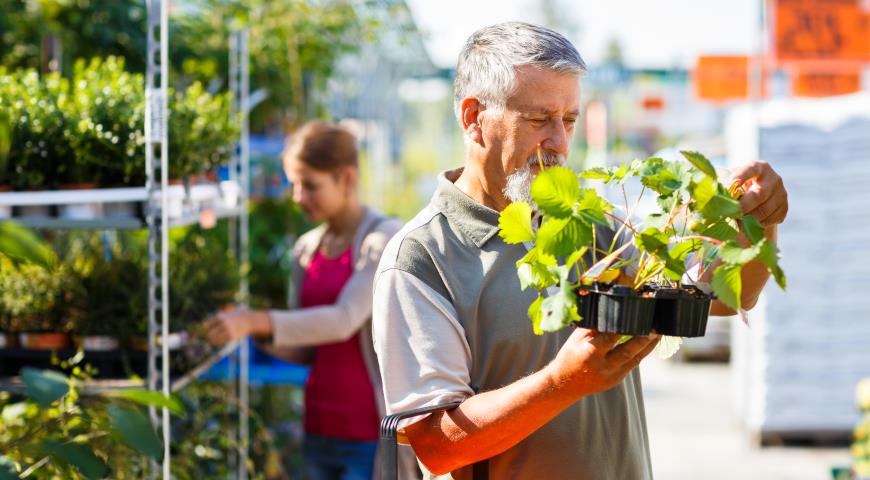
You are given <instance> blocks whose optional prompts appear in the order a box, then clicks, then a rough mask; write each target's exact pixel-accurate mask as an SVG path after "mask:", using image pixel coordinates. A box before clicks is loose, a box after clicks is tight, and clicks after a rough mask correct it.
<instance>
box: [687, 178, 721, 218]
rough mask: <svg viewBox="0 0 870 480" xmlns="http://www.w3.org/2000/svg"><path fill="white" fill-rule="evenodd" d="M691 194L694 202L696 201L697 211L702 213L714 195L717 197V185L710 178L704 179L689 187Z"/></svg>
mask: <svg viewBox="0 0 870 480" xmlns="http://www.w3.org/2000/svg"><path fill="white" fill-rule="evenodd" d="M689 193H690V194H691V196H692V200H694V201H695V203H694V208H695V210H697V211H699V212H700V211H702V210H703V209H704V207H706V206H707V203H708V202H709V201H710V199H711V198H713V195H716V184H715V183H714V181H713V180H712V179H711V178H710V177H704V178H702V179H701V180H699V181H697V182H692V183H691V184H690V185H689Z"/></svg>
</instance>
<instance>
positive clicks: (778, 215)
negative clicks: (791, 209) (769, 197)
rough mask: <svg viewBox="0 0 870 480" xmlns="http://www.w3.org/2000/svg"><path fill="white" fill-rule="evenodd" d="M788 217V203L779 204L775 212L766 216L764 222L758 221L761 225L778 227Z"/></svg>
mask: <svg viewBox="0 0 870 480" xmlns="http://www.w3.org/2000/svg"><path fill="white" fill-rule="evenodd" d="M787 215H788V203H783V204H780V206H779V207H777V209H776V210H774V211H773V213H771V214H770V215H768V216H767V218H765V219H764V220H759V222H761V224H762V225H764V226H768V225H778V224H780V223H782V222H783V221H785V217H786V216H787Z"/></svg>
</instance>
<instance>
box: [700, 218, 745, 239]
mask: <svg viewBox="0 0 870 480" xmlns="http://www.w3.org/2000/svg"><path fill="white" fill-rule="evenodd" d="M699 233H700V234H701V235H704V236H705V237H711V238H715V239H716V240H721V241H723V242H729V241H732V240H734V239H736V238H737V229H736V228H734V227H732V226H731V225H729V224H728V221H726V220H720V221H718V222H716V223H713V224H711V225H710V226H708V227H707V228H705V229H703V230H701V232H699Z"/></svg>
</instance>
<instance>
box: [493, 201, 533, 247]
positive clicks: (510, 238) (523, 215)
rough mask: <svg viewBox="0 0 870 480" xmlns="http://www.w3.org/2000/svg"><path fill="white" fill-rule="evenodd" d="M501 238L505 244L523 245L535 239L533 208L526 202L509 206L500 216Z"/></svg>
mask: <svg viewBox="0 0 870 480" xmlns="http://www.w3.org/2000/svg"><path fill="white" fill-rule="evenodd" d="M498 228H499V229H500V231H499V232H498V234H499V236H500V237H501V238H502V239H504V241H505V243H523V242H530V241H532V240H534V239H535V232H534V231H533V230H532V207H531V206H530V205H529V204H528V203H526V202H514V203H511V204H510V205H508V206H507V207H506V208H505V209H504V210H502V212H501V214H500V215H499V216H498Z"/></svg>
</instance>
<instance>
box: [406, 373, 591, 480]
mask: <svg viewBox="0 0 870 480" xmlns="http://www.w3.org/2000/svg"><path fill="white" fill-rule="evenodd" d="M566 387H567V386H566V385H564V384H560V382H559V381H558V380H557V379H556V378H554V376H553V375H551V374H550V369H549V368H544V369H542V370H541V371H539V372H536V373H534V374H532V375H529V376H528V377H525V378H522V379H520V380H518V381H516V382H514V383H512V384H510V385H507V386H505V387H502V388H499V389H497V390H491V391H488V392H484V393H481V394H478V395H475V396H473V397H471V398H469V399H468V400H466V401H464V402H463V403H462V404H461V405H460V406H459V407H457V408H455V409H453V410H451V411H448V412H441V413H438V414H432V415H430V416H428V417H426V418H425V419H423V420H421V421H419V422H417V423H415V424H413V425H410V426H409V427H407V428H406V429H405V433H406V435H407V436H408V439H409V440H410V442H411V445H412V446H413V447H414V451H415V453H416V454H417V456H418V458H420V460H421V461H422V462H423V464H424V465H425V466H426V468H428V469H429V471H431V472H432V473H435V474H438V475H441V474H444V473H447V472H450V471H453V470H456V469H457V468H461V467H463V466H466V465H470V464H473V463H475V462H477V461H480V460H483V459H487V458H490V457H493V456H495V455H498V454H499V453H502V452H504V451H505V450H507V449H508V448H510V447H512V446H514V445H516V444H517V443H519V442H520V441H521V440H523V439H524V438H526V437H527V436H529V435H530V434H531V433H533V432H534V431H535V430H537V429H539V428H540V427H541V426H543V425H544V424H545V423H547V422H548V421H550V420H551V419H553V417H555V416H556V415H558V414H559V413H560V412H562V411H563V410H564V409H565V408H567V407H568V406H569V405H571V404H572V403H573V402H575V401H577V399H578V398H580V396H581V395H580V394H578V393H577V392H576V391H572V390H573V389H571V388H566Z"/></svg>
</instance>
